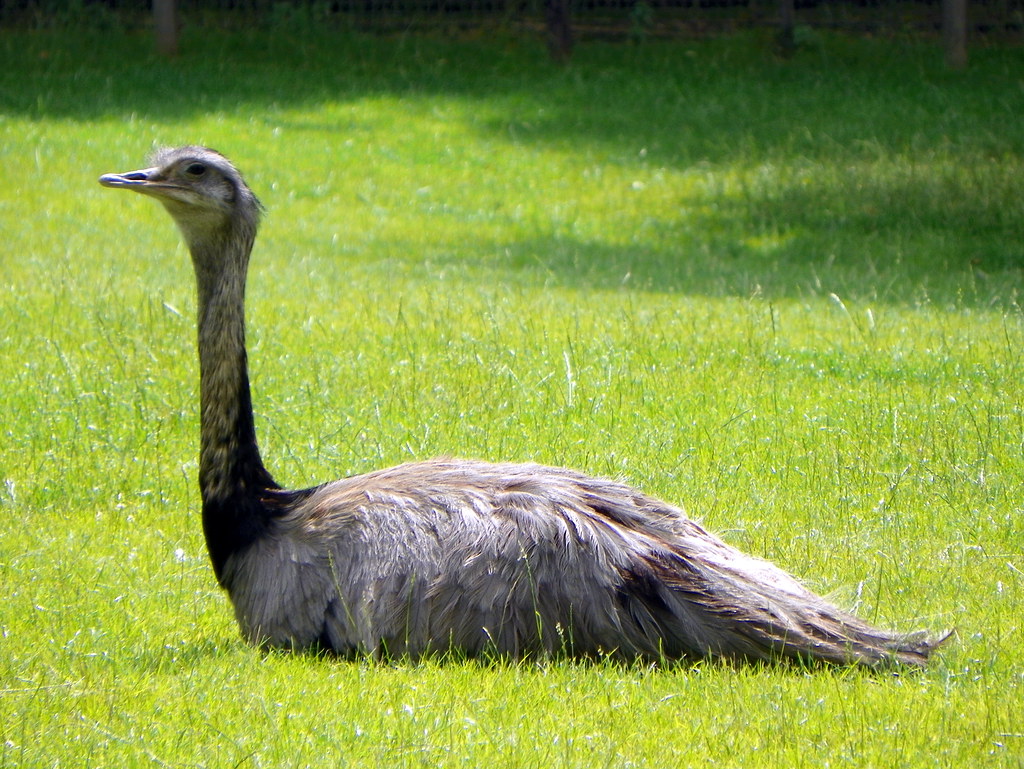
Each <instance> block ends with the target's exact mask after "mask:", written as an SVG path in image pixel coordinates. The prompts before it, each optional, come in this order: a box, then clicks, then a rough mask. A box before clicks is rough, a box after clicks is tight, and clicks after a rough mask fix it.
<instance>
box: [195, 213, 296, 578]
mask: <svg viewBox="0 0 1024 769" xmlns="http://www.w3.org/2000/svg"><path fill="white" fill-rule="evenodd" d="M253 235H254V233H253ZM253 235H249V234H246V237H242V238H238V237H229V233H224V237H222V238H217V239H214V240H212V241H211V240H206V241H205V242H204V244H203V245H197V244H195V243H193V244H191V245H192V260H193V265H194V267H195V271H196V279H197V284H198V287H199V370H200V408H201V411H200V451H199V488H200V491H201V493H202V497H203V528H204V531H205V534H206V542H207V547H208V549H209V551H210V557H211V559H212V560H213V565H214V570H215V571H216V572H217V576H218V577H221V576H222V572H223V567H224V562H225V560H226V559H227V558H228V557H229V556H230V555H231V554H232V553H233V552H237V551H238V550H240V549H242V548H244V547H246V546H247V545H248V544H251V542H252V541H253V540H254V539H256V538H257V537H258V536H259V535H260V534H261V533H262V532H263V531H264V529H265V523H266V515H265V513H264V510H263V507H262V505H261V504H260V496H261V494H262V493H263V492H265V491H266V490H267V489H277V488H279V486H278V485H277V484H276V483H275V482H274V480H273V478H271V476H270V473H269V472H267V470H266V468H265V467H264V466H263V462H262V460H261V459H260V452H259V448H258V447H257V445H256V430H255V426H254V424H253V415H252V398H251V395H250V392H249V375H248V367H247V363H246V353H245V312H244V304H245V272H246V266H247V264H248V257H249V251H250V250H251V248H252V237H253Z"/></svg>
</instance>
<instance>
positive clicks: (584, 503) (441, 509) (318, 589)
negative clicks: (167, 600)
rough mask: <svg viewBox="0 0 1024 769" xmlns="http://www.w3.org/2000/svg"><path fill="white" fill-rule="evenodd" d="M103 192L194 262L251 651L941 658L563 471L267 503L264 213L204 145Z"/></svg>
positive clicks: (223, 552) (221, 565)
mask: <svg viewBox="0 0 1024 769" xmlns="http://www.w3.org/2000/svg"><path fill="white" fill-rule="evenodd" d="M100 181H101V183H102V184H104V185H105V186H110V187H126V188H129V189H135V190H137V191H139V192H143V193H146V194H149V195H151V196H153V197H156V198H157V199H159V200H160V201H161V202H162V203H163V204H164V205H165V207H166V208H167V209H168V211H169V212H170V213H171V214H172V216H173V217H174V219H175V220H176V222H177V223H178V225H179V227H180V229H181V230H182V232H183V234H184V236H185V239H186V242H187V243H188V245H189V249H190V252H191V254H192V260H193V265H194V267H195V272H196V279H197V283H198V290H199V356H200V376H201V387H200V392H201V424H202V434H201V447H200V490H201V493H202V496H203V525H204V531H205V534H206V540H207V545H208V548H209V551H210V556H211V560H212V562H213V566H214V571H215V573H216V575H217V578H218V580H219V581H220V583H221V585H223V587H224V588H225V589H226V590H227V591H228V594H229V595H230V597H231V601H232V603H233V605H234V607H235V614H236V617H237V619H238V623H239V625H240V627H241V629H242V633H243V635H244V636H245V638H246V639H247V640H248V641H250V642H251V643H253V644H256V645H269V646H274V647H282V648H288V649H295V650H305V649H322V650H329V651H333V652H337V653H341V654H346V653H368V654H374V655H409V656H411V657H418V656H421V655H423V654H427V653H443V652H446V651H449V650H454V651H456V652H458V653H464V654H467V655H471V656H472V655H481V654H497V655H508V656H513V657H523V656H530V655H537V656H546V655H552V654H554V655H558V654H568V655H573V656H592V657H599V656H604V655H611V656H616V657H621V658H626V659H634V658H645V659H651V660H660V659H672V658H680V657H704V656H718V657H724V658H730V659H739V660H774V659H781V658H800V659H806V660H820V661H827V662H832V663H837V664H863V665H868V666H877V665H880V664H890V663H897V664H910V665H920V664H923V663H924V662H925V660H926V659H927V657H928V655H929V654H930V652H931V651H932V649H933V648H934V647H935V646H936V645H937V644H938V643H939V642H940V641H938V640H935V639H932V638H929V637H928V636H927V635H926V634H924V633H915V634H909V635H900V634H894V633H890V632H887V631H883V630H879V629H876V628H873V627H871V626H870V625H868V624H866V623H864V622H862V621H861V620H859V619H857V618H856V617H854V616H852V615H850V614H848V613H845V612H843V611H841V610H839V609H837V608H836V607H835V606H833V605H831V604H829V603H828V602H826V601H825V600H824V599H822V598H820V597H818V596H816V595H814V594H813V593H811V592H810V591H808V590H807V589H805V588H804V587H803V586H802V585H800V583H799V582H798V581H797V580H795V579H794V578H793V577H791V576H790V575H788V574H786V573H785V572H783V571H782V570H780V569H779V568H777V567H776V566H774V565H772V564H771V563H768V562H767V561H764V560H761V559H758V558H754V557H751V556H748V555H745V554H743V553H741V552H740V551H738V550H736V549H735V548H732V547H730V546H729V545H727V544H725V543H724V542H723V541H721V540H720V539H718V538H717V537H715V536H713V535H712V534H709V533H708V532H706V531H705V530H704V529H702V528H701V527H700V526H698V525H697V524H696V523H694V522H693V521H691V520H690V519H688V518H687V517H686V515H685V514H684V513H683V511H682V510H680V509H679V508H677V507H674V506H672V505H669V504H666V503H664V502H661V501H659V500H657V499H654V498H652V497H649V496H647V495H645V494H643V493H642V492H640V491H637V490H636V489H633V488H630V487H628V486H626V485H623V484H621V483H618V482H615V481H610V480H604V479H599V478H592V477H589V476H586V475H583V474H581V473H577V472H575V471H572V470H567V469H563V468H554V467H544V466H540V465H532V464H490V463H486V462H479V461H470V460H459V459H436V460H430V461H426V462H418V463H410V464H406V465H400V466H398V467H394V468H390V469H387V470H380V471H377V472H372V473H368V474H366V475H360V476H356V477H352V478H346V479H343V480H339V481H335V482H333V483H328V484H325V485H323V486H318V487H315V488H312V489H306V490H302V491H286V490H283V489H281V488H280V487H279V486H278V485H277V484H276V483H275V482H274V481H273V479H272V478H271V476H270V474H269V473H268V472H267V471H266V469H265V468H264V466H263V464H262V461H261V459H260V455H259V451H258V449H257V446H256V439H255V432H254V429H253V424H252V408H251V403H250V394H249V383H248V376H247V369H246V356H245V335H244V328H245V325H244V315H243V305H244V292H245V275H246V270H247V265H248V258H249V253H250V251H251V248H252V244H253V239H254V238H255V234H256V228H257V224H258V219H259V213H260V207H259V203H258V201H257V200H256V198H255V196H254V195H253V194H252V192H251V191H250V190H249V188H248V187H247V186H246V185H245V183H244V181H243V180H242V178H241V176H240V175H239V174H238V172H237V171H236V170H235V168H234V167H233V166H232V165H231V164H230V162H228V161H227V160H226V159H225V158H224V157H223V156H221V155H220V154H218V153H216V152H214V151H212V150H209V149H206V148H201V147H183V148H180V149H176V150H166V151H163V152H161V153H158V155H157V156H156V158H155V159H154V165H153V167H152V168H148V169H144V170H142V171H135V172H131V173H128V174H110V175H106V176H104V177H101V179H100Z"/></svg>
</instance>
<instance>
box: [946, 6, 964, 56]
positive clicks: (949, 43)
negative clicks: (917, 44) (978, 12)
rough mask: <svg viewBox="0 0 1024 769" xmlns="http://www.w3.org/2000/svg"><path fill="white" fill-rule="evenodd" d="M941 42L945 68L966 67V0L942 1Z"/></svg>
mask: <svg viewBox="0 0 1024 769" xmlns="http://www.w3.org/2000/svg"><path fill="white" fill-rule="evenodd" d="M942 42H943V44H944V46H945V49H946V66H947V67H949V68H950V69H963V68H964V67H966V66H967V0H942Z"/></svg>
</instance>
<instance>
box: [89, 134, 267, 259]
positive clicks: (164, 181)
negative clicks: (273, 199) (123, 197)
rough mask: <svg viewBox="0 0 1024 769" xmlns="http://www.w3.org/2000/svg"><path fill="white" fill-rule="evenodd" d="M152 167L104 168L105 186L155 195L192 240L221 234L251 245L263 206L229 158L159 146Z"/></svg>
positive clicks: (193, 149) (212, 238) (196, 243)
mask: <svg viewBox="0 0 1024 769" xmlns="http://www.w3.org/2000/svg"><path fill="white" fill-rule="evenodd" d="M150 162H151V164H152V165H151V167H149V168H143V169H140V170H138V171H129V172H127V173H122V174H104V175H103V176H101V177H100V179H99V181H100V184H102V185H103V186H104V187H115V188H119V189H127V190H134V191H135V192H141V193H142V194H144V195H149V196H150V197H153V198H156V199H157V200H159V201H160V202H161V203H163V205H164V207H165V208H166V209H167V211H168V213H170V214H171V216H172V217H174V220H175V222H177V224H178V227H179V228H180V229H181V232H182V234H183V235H184V236H185V240H186V241H187V242H188V244H189V246H190V248H192V250H193V254H194V253H195V250H196V246H199V245H202V244H207V243H210V242H211V241H218V240H221V239H224V238H227V239H238V238H243V239H247V240H248V241H249V244H250V245H251V242H252V237H254V236H255V232H256V226H257V224H258V223H259V217H260V213H261V211H262V206H261V205H260V202H259V200H257V198H256V196H255V195H254V194H253V192H252V190H250V189H249V187H248V185H247V184H246V183H245V180H244V179H243V178H242V175H241V174H240V173H239V172H238V169H236V168H235V167H234V166H233V165H232V164H231V161H230V160H228V159H227V158H226V157H224V156H223V155H221V154H220V153H219V152H216V151H215V150H211V149H209V148H207V147H193V146H189V147H178V148H174V149H163V150H158V151H157V152H156V153H155V154H154V155H153V156H152V157H151V158H150Z"/></svg>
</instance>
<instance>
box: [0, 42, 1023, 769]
mask: <svg viewBox="0 0 1024 769" xmlns="http://www.w3.org/2000/svg"><path fill="white" fill-rule="evenodd" d="M300 26H301V25H300ZM467 37H468V38H469V39H467ZM812 43H813V45H811V46H809V47H808V48H806V49H804V50H801V51H800V52H799V53H798V55H797V56H795V57H794V58H792V59H790V60H779V59H776V58H775V57H774V56H773V55H772V53H771V46H770V44H769V41H768V37H767V36H765V37H764V39H762V38H761V37H759V36H758V35H756V34H750V35H742V36H735V37H729V38H726V39H724V40H714V41H712V40H705V41H699V40H693V41H671V42H669V41H648V42H646V43H643V44H640V45H626V44H622V45H618V44H608V43H587V44H584V45H581V46H580V47H579V48H578V50H577V54H576V57H575V59H574V61H573V62H572V64H571V65H570V66H569V67H567V68H559V67H555V66H553V65H551V64H549V63H548V61H547V60H546V58H545V55H544V50H543V47H542V46H541V45H540V44H539V43H538V42H537V41H530V40H524V39H521V38H517V37H516V36H514V35H510V34H508V33H495V34H494V35H493V36H486V37H481V38H479V39H473V38H472V36H462V37H461V38H451V39H446V38H443V37H442V36H440V35H436V36H425V37H409V36H402V35H395V36H381V37H372V36H363V35H358V34H355V33H351V32H344V31H334V32H331V31H330V30H327V31H323V30H312V29H302V28H299V27H297V28H295V29H292V28H284V29H279V30H274V31H257V32H251V33H242V32H237V31H235V32H231V31H224V30H221V29H217V28H213V27H210V28H202V27H190V28H187V29H186V31H185V35H184V38H183V46H184V50H183V54H182V56H181V57H180V58H179V59H178V60H176V61H174V62H165V61H161V60H159V59H157V58H155V57H154V56H152V55H151V53H150V49H151V42H150V40H149V38H148V37H146V36H143V35H135V34H131V33H122V32H114V31H108V32H102V33H101V32H100V31H88V30H86V31H82V32H77V33H74V34H72V33H70V32H33V33H29V32H16V31H10V30H7V31H0V139H2V141H0V163H2V165H0V168H2V171H0V233H2V240H3V244H4V246H3V249H2V250H0V366H2V368H0V371H2V372H3V377H2V382H0V390H2V397H0V403H3V404H4V406H3V410H2V421H0V426H2V439H0V480H2V484H0V513H2V515H3V516H4V520H5V522H6V523H5V525H4V526H3V527H2V528H0V589H2V591H3V595H4V596H5V597H6V600H5V604H4V608H3V610H2V611H0V649H2V653H0V766H2V767H8V766H10V767H58V766H59V767H69V766H74V767H79V766H89V767H92V766H96V767H99V766H109V767H136V766H142V767H147V766H173V767H286V766H295V767H302V766H318V767H319V766H353V767H356V766H368V767H373V766H395V767H408V766H430V767H436V766H445V767H447V766H468V767H478V766H489V767H517V768H518V767H550V766H558V767H628V766H632V767H652V768H655V767H669V766H672V767H675V766H679V767H686V766H708V765H715V766H722V767H731V766H737V767H739V766H742V767H759V766H764V767H773V768H774V767H820V766H855V767H861V766H877V767H882V766H884V767H924V766H944V767H964V766H971V767H982V766H999V767H1003V766H1007V767H1020V766H1022V765H1024V728H1022V726H1021V724H1024V673H1022V671H1024V652H1022V649H1021V646H1022V644H1021V638H1022V628H1021V624H1022V621H1021V618H1022V617H1024V527H1022V520H1024V502H1022V500H1024V316H1022V312H1021V307H1020V301H1021V295H1022V292H1024V272H1022V271H1024V244H1022V235H1024V120H1022V119H1021V118H1022V116H1024V80H1022V73H1024V50H1022V49H1020V48H1014V47H1006V46H997V45H991V46H979V47H977V48H976V49H975V50H974V51H972V66H971V68H970V69H969V70H967V71H966V72H963V73H950V72H947V71H945V70H944V69H943V67H942V61H941V55H940V52H939V50H938V47H937V45H936V44H935V43H934V42H933V41H928V40H923V41H921V40H912V39H900V40H896V41H893V40H880V39H874V40H871V39H852V38H845V37H833V36H829V35H822V36H820V37H815V38H814V39H813V41H812ZM179 143H203V144H207V145H210V146H213V147H216V148H218V149H220V150H221V151H223V152H225V153H226V154H228V155H229V156H231V157H232V158H233V159H234V160H235V161H236V162H237V163H238V165H239V166H240V167H241V168H242V169H243V171H244V172H246V174H247V177H248V179H249V182H250V184H251V185H252V186H253V188H254V189H255V190H256V191H257V193H258V194H259V195H260V197H261V199H262V200H263V202H264V204H265V205H266V206H267V208H268V215H267V217H266V219H265V222H264V225H263V229H262V233H261V237H260V239H259V241H258V243H257V247H256V251H255V254H254V259H253V264H252V270H251V275H250V283H249V291H248V312H249V315H248V322H249V346H250V362H251V367H252V380H253V391H254V392H253V395H254V401H255V404H256V411H257V429H258V432H259V436H260V440H261V444H262V447H263V454H264V457H265V458H266V459H267V462H268V465H269V467H270V468H271V470H272V471H273V472H274V474H275V476H276V477H277V478H278V480H280V481H282V482H283V483H285V484H287V485H290V486H295V487H300V486H306V485H310V484H312V483H315V482H318V481H324V480H329V479H332V478H336V477H340V476H343V475H348V474H353V473H358V472H363V471H367V470H370V469H373V468H377V467H382V466H386V465H388V464H393V463H396V462H400V461H404V460H409V459H414V458H426V457H429V456H434V455H438V454H453V455H460V456H474V457H481V458H485V459H493V460H501V459H511V460H523V461H541V462H546V463H553V464H560V465H568V466H572V467H575V468H579V469H581V470H585V471H588V472H591V473H594V474H599V475H609V476H615V477H619V478H623V479H626V480H628V481H629V482H631V483H633V484H635V485H638V486H640V487H642V488H643V489H645V490H646V491H648V492H650V493H652V494H655V495H657V496H660V497H664V498H666V499H669V500H671V501H675V502H678V503H681V504H682V505H683V506H685V507H686V508H687V509H688V511H689V512H690V513H691V514H692V515H693V516H694V517H695V518H698V519H699V520H701V521H702V522H703V523H704V524H706V525H707V526H708V527H710V528H711V529H713V530H715V531H718V532H719V533H721V534H722V535H723V536H724V537H725V538H726V539H727V540H728V541H730V542H731V543H732V544H735V545H737V546H738V547H741V548H743V549H745V550H748V551H750V552H753V553H756V554H758V555H761V556H764V557H766V558H769V559H771V560H773V561H775V562H776V563H778V564H780V565H782V566H783V567H785V568H786V569H788V570H790V571H792V572H794V573H795V574H798V575H799V576H801V577H802V578H803V579H804V580H806V582H807V583H808V584H809V585H811V586H812V587H814V588H815V589H817V590H819V591H821V592H823V593H825V594H828V595H830V596H831V597H833V598H834V599H835V600H836V601H837V602H839V603H841V604H842V605H844V606H846V607H848V608H851V609H853V610H854V611H856V612H857V613H858V614H860V615H861V616H864V617H865V618H867V619H870V620H872V621H874V622H876V623H879V624H882V625H886V626H895V627H900V628H906V629H913V628H917V627H927V628H932V629H935V630H942V629H946V628H955V629H956V635H955V636H954V638H953V639H952V640H951V641H950V642H949V644H948V645H947V646H946V647H944V648H943V649H942V651H941V652H940V653H939V654H938V655H937V656H936V658H935V659H934V662H933V663H932V664H931V665H930V667H929V668H928V669H927V670H925V671H924V672H921V673H919V674H910V675H892V674H868V673H863V672H859V671H849V670H820V671H813V672H808V671H803V670H796V669H793V668H786V667H758V668H734V667H729V666H724V665H716V664H709V663H703V662H702V663H697V664H675V665H668V666H666V667H662V668H654V669H649V668H643V667H630V666H622V665H615V664H612V663H590V664H581V663H572V662H566V661H559V662H550V663H541V664H536V663H530V664H508V663H506V664H496V665H486V664H480V663H472V662H452V661H448V662H444V661H432V662H427V663H423V664H418V665H417V664H406V663H395V664H390V665H385V664H377V663H373V662H368V661H357V662H338V661H328V660H323V659H316V658H312V657H302V656H298V657H294V656H288V655H282V654H269V655H263V654H260V653H258V652H256V651H254V650H252V649H250V648H248V647H247V646H245V644H243V642H242V641H241V640H240V638H239V636H238V632H237V629H236V627H235V624H234V620H233V616H232V613H231V609H230V606H229V604H228V602H227V599H226V597H225V596H224V595H223V594H222V593H221V592H220V591H219V590H218V588H217V587H216V583H215V581H214V579H213V575H212V572H211V569H210V567H209V564H208V561H207V558H206V554H205V549H204V543H203V539H202V533H201V531H200V525H199V509H198V508H199V505H198V491H197V488H196V481H195V476H196V471H197V461H196V453H197V435H198V414H197V365H196V361H195V350H194V334H195V320H194V311H195V298H194V285H193V278H192V274H191V268H190V266H189V263H188V256H187V253H186V251H185V249H184V247H183V246H182V245H181V243H180V241H179V238H178V235H177V233H176V231H175V230H174V227H173V225H172V223H171V222H170V220H169V218H168V217H167V215H166V213H165V212H164V211H163V210H161V209H160V207H159V206H158V205H156V204H154V203H153V202H152V201H147V200H144V199H141V198H139V197H136V196H129V195H126V194H124V193H117V192H113V191H110V190H105V189H102V188H101V187H100V186H99V185H98V184H97V183H96V179H97V177H98V176H99V175H100V174H102V173H105V172H112V171H126V170H130V169H133V168H138V167H141V166H142V165H143V164H144V162H145V156H146V154H147V153H148V151H149V150H150V149H151V148H152V147H153V146H154V145H156V144H160V145H163V144H179Z"/></svg>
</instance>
